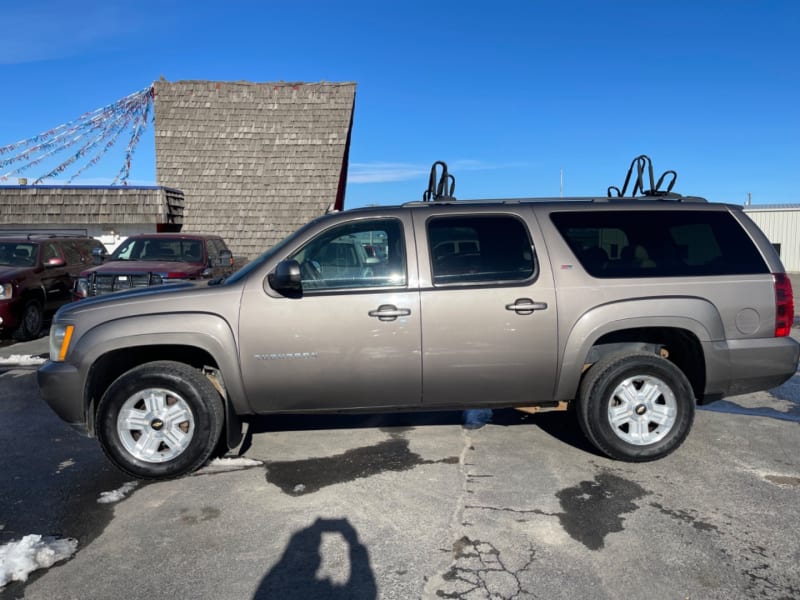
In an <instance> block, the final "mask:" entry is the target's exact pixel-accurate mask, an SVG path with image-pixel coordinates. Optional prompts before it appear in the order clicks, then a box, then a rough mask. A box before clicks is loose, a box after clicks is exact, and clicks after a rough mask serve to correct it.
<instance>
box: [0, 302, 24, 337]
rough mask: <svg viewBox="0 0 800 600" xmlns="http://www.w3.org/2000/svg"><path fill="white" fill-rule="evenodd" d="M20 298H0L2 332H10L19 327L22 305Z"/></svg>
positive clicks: (0, 328) (0, 327) (0, 329)
mask: <svg viewBox="0 0 800 600" xmlns="http://www.w3.org/2000/svg"><path fill="white" fill-rule="evenodd" d="M19 304H20V303H19V299H18V298H11V299H10V300H0V332H9V331H13V330H15V329H16V328H17V327H19V316H20V311H21V307H20V306H19Z"/></svg>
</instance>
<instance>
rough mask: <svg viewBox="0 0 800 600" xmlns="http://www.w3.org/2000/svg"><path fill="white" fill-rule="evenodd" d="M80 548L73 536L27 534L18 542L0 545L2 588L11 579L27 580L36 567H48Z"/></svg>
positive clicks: (0, 578)
mask: <svg viewBox="0 0 800 600" xmlns="http://www.w3.org/2000/svg"><path fill="white" fill-rule="evenodd" d="M77 549H78V540H76V539H73V538H54V537H42V536H41V535H26V536H25V537H24V538H22V539H21V540H19V541H18V542H10V543H8V544H6V545H4V546H0V588H3V587H4V586H5V585H6V584H7V583H8V582H9V581H27V580H28V575H30V574H31V573H32V572H33V571H35V570H36V569H47V568H49V567H52V566H53V565H54V564H55V563H57V562H58V561H60V560H66V559H67V558H69V557H70V556H72V555H73V554H75V551H76V550H77Z"/></svg>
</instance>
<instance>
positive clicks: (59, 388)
mask: <svg viewBox="0 0 800 600" xmlns="http://www.w3.org/2000/svg"><path fill="white" fill-rule="evenodd" d="M36 377H37V380H38V382H39V391H40V393H41V396H42V398H43V399H44V401H45V402H47V404H49V405H50V408H52V409H53V411H55V413H56V414H57V415H58V416H59V417H61V418H62V419H63V420H64V421H66V422H67V423H68V424H69V425H71V426H72V427H74V428H75V429H77V430H78V431H80V432H81V433H83V434H84V435H91V432H90V431H89V424H88V420H87V415H86V405H85V402H84V395H83V381H82V378H81V375H80V372H79V371H78V369H76V368H75V367H74V366H73V365H71V364H69V363H64V362H53V361H47V362H46V363H44V364H43V365H42V366H41V367H39V370H38V371H37V372H36Z"/></svg>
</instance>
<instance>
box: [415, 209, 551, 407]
mask: <svg viewBox="0 0 800 600" xmlns="http://www.w3.org/2000/svg"><path fill="white" fill-rule="evenodd" d="M414 227H415V229H416V231H417V237H418V240H420V242H419V243H418V247H419V252H420V256H419V261H420V288H421V303H422V306H421V310H422V331H423V336H422V364H423V375H422V377H423V398H424V403H425V404H428V405H436V404H442V405H448V404H449V405H489V404H506V405H508V404H525V403H529V402H531V403H532V402H537V401H549V400H551V399H552V397H553V393H554V385H555V376H556V364H557V356H558V340H557V329H556V304H555V292H554V287H553V277H552V273H551V271H550V267H549V264H548V262H547V260H539V258H538V256H537V249H539V248H543V243H542V241H541V234H540V232H539V230H538V227H537V226H536V223H535V221H534V220H533V217H532V214H531V211H530V208H529V207H525V206H518V207H512V208H510V209H508V210H507V211H505V210H504V211H503V212H499V211H493V210H492V209H480V210H478V209H476V210H475V212H470V211H469V209H464V208H460V207H459V208H456V207H454V206H452V205H445V206H442V208H440V209H436V208H432V209H431V210H430V211H427V210H426V211H417V213H416V214H415V216H414Z"/></svg>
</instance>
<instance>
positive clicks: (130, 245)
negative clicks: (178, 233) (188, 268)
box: [111, 237, 203, 263]
mask: <svg viewBox="0 0 800 600" xmlns="http://www.w3.org/2000/svg"><path fill="white" fill-rule="evenodd" d="M111 260H144V261H159V262H188V263H202V262H203V242H202V241H200V240H189V239H183V238H164V237H152V238H128V239H127V240H125V241H124V242H123V243H122V245H121V246H119V248H117V249H116V250H114V254H112V255H111Z"/></svg>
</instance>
